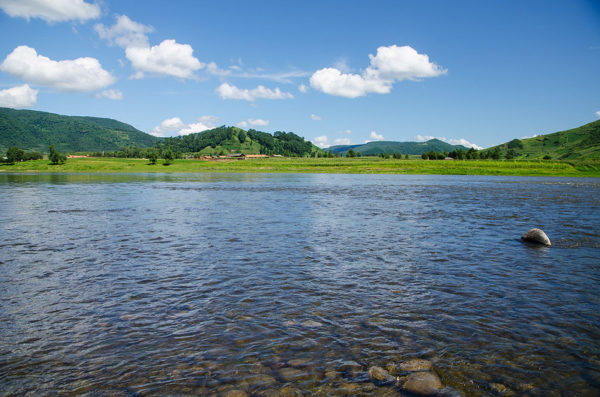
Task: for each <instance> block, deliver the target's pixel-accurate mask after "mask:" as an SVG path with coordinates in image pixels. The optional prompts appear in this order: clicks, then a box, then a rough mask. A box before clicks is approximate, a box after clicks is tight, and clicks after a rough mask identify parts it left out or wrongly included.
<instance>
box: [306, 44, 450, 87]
mask: <svg viewBox="0 0 600 397" xmlns="http://www.w3.org/2000/svg"><path fill="white" fill-rule="evenodd" d="M369 58H370V60H371V63H370V65H369V67H367V69H366V70H364V71H363V72H362V73H361V74H351V73H344V72H343V71H342V70H340V69H338V68H323V69H320V70H317V71H316V72H315V73H314V74H313V75H312V76H311V78H310V85H311V87H312V88H314V89H316V90H318V91H322V92H324V93H326V94H330V95H338V96H343V97H347V98H356V97H359V96H363V95H367V94H369V93H377V94H387V93H389V92H390V91H391V89H392V85H393V84H394V83H395V82H397V81H402V80H412V81H418V80H420V79H422V78H426V77H436V76H440V75H442V74H446V73H447V71H446V70H445V69H442V68H441V67H440V66H438V65H436V64H435V63H433V62H430V61H429V56H427V55H425V54H419V53H418V52H417V51H416V50H414V49H413V48H412V47H409V46H403V47H398V46H396V45H392V46H389V47H379V48H378V49H377V55H375V56H374V55H371V54H369Z"/></svg>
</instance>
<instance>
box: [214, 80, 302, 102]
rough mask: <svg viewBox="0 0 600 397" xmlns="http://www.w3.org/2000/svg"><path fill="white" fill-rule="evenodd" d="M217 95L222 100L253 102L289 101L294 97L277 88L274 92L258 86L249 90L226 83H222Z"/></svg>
mask: <svg viewBox="0 0 600 397" xmlns="http://www.w3.org/2000/svg"><path fill="white" fill-rule="evenodd" d="M217 93H218V94H219V96H220V97H221V98H222V99H242V100H245V101H250V102H253V101H255V100H257V99H291V98H294V96H293V95H292V94H291V93H289V92H282V91H281V90H280V89H279V88H275V89H274V90H272V89H270V88H265V87H264V86H262V85H259V86H258V87H256V88H253V89H251V90H249V89H246V88H238V87H236V86H234V85H230V84H228V83H223V84H221V85H220V86H219V87H218V88H217Z"/></svg>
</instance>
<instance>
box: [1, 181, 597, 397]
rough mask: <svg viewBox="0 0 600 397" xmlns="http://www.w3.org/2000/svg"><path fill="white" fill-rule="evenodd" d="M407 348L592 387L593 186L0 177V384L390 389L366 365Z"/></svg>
mask: <svg viewBox="0 0 600 397" xmlns="http://www.w3.org/2000/svg"><path fill="white" fill-rule="evenodd" d="M533 227H539V228H542V229H544V231H545V232H546V233H547V234H548V236H549V237H550V239H551V240H552V243H553V245H552V247H541V246H534V245H530V244H525V243H523V242H521V241H520V236H521V235H522V234H523V233H525V232H526V231H527V230H529V229H530V228H533ZM413 358H422V359H425V360H427V361H428V362H430V363H432V365H433V369H432V371H433V372H434V373H435V374H437V375H438V376H439V377H440V379H441V381H442V383H443V385H444V387H445V389H444V390H445V393H446V394H447V395H469V396H470V395H474V396H475V395H490V396H495V395H534V396H598V395H599V394H600V180H597V179H567V178H526V177H480V176H403V175H312V174H302V175H298V174H169V175H144V174H138V175H133V174H115V175H98V174H62V175H59V174H48V175H32V174H7V173H0V395H3V396H17V395H19V396H20V395H35V396H38V395H57V394H61V395H90V396H104V395H106V396H108V395H123V396H138V395H139V396H146V395H227V393H229V396H234V395H238V396H241V395H244V393H245V395H257V396H272V395H278V394H281V395H286V396H287V395H298V394H299V393H301V394H302V395H344V394H346V395H350V394H352V395H356V394H362V395H386V396H393V395H398V396H401V395H406V396H409V395H410V394H409V393H407V392H405V391H402V388H401V387H400V386H399V385H398V384H393V383H389V382H388V383H387V384H384V383H381V382H374V381H373V380H372V379H370V377H369V375H368V370H369V368H371V367H373V366H379V367H382V368H388V369H390V371H392V370H391V369H392V368H396V365H397V364H398V363H402V362H406V361H407V360H410V359H413ZM392 372H393V371H392ZM393 375H394V376H396V375H398V376H402V375H403V374H402V373H399V374H393ZM236 393H237V394H236ZM511 393H512V394H511Z"/></svg>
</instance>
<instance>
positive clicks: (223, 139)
mask: <svg viewBox="0 0 600 397" xmlns="http://www.w3.org/2000/svg"><path fill="white" fill-rule="evenodd" d="M158 146H159V148H167V147H171V149H173V150H174V151H176V152H181V153H196V154H199V155H207V156H208V155H215V154H228V153H244V154H280V155H284V156H298V157H306V156H314V155H315V154H316V153H322V154H323V153H324V152H323V151H322V150H321V149H319V148H318V147H317V146H315V145H313V144H312V143H311V142H309V141H307V140H305V139H304V138H302V137H300V136H298V135H296V134H294V133H293V132H282V131H276V132H275V133H273V135H271V134H269V133H267V132H262V131H256V130H253V129H250V130H248V131H245V130H243V129H241V128H237V127H226V126H221V127H217V128H214V129H212V130H207V131H202V132H199V133H196V134H189V135H185V136H178V137H172V138H164V139H163V140H162V141H161V142H160V143H159V144H158Z"/></svg>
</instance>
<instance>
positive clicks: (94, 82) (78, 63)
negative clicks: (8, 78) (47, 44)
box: [0, 46, 115, 92]
mask: <svg viewBox="0 0 600 397" xmlns="http://www.w3.org/2000/svg"><path fill="white" fill-rule="evenodd" d="M0 70H2V71H3V72H5V73H8V74H11V75H13V76H16V77H18V78H20V79H21V80H23V81H26V82H28V83H32V84H38V85H42V86H46V87H50V88H54V89H56V90H59V91H72V92H86V91H96V90H99V89H101V88H104V87H106V86H109V85H111V84H113V83H114V82H115V78H114V77H113V76H112V75H111V74H110V73H109V72H107V71H106V70H104V69H103V68H102V65H100V62H98V60H97V59H96V58H90V57H85V58H77V59H72V60H63V61H54V60H52V59H50V58H48V57H45V56H43V55H39V54H38V53H37V52H36V50H35V49H33V48H31V47H28V46H19V47H17V48H15V49H14V50H13V52H11V53H10V54H8V56H7V57H6V59H4V62H2V64H0Z"/></svg>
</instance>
